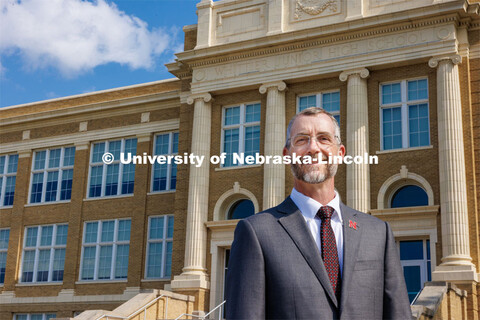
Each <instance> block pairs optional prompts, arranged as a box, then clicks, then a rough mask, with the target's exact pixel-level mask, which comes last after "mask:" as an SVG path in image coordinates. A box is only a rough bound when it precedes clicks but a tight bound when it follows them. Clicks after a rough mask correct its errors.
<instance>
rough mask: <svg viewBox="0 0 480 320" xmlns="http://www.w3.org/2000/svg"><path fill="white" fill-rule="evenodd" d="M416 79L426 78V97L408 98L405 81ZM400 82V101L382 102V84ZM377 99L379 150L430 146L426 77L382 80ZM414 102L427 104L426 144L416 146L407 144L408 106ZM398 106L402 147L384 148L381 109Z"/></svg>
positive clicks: (408, 132)
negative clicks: (378, 103) (419, 98)
mask: <svg viewBox="0 0 480 320" xmlns="http://www.w3.org/2000/svg"><path fill="white" fill-rule="evenodd" d="M416 80H427V98H426V99H421V100H411V101H409V100H408V86H407V83H408V82H409V81H416ZM394 83H400V96H401V101H400V102H394V103H388V104H383V101H382V86H383V85H388V84H394ZM378 99H379V100H378V101H379V102H380V107H379V113H380V117H379V118H380V150H382V151H395V150H404V149H411V148H425V147H430V146H431V143H432V140H431V139H432V134H431V131H430V90H429V85H428V77H416V78H409V79H403V80H396V81H387V82H382V83H380V84H379V85H378ZM414 104H427V106H428V145H425V146H418V147H410V146H409V134H410V128H409V121H408V106H410V105H414ZM396 107H400V111H401V115H402V117H401V121H402V147H401V148H392V149H385V148H384V146H383V109H390V108H396Z"/></svg>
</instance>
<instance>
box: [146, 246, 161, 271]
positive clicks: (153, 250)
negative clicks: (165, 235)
mask: <svg viewBox="0 0 480 320" xmlns="http://www.w3.org/2000/svg"><path fill="white" fill-rule="evenodd" d="M162 252H163V244H162V243H161V242H160V243H149V244H148V265H147V277H148V278H159V277H161V272H162Z"/></svg>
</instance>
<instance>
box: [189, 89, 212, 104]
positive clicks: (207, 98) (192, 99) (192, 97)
mask: <svg viewBox="0 0 480 320" xmlns="http://www.w3.org/2000/svg"><path fill="white" fill-rule="evenodd" d="M199 99H202V100H203V101H204V102H211V101H212V95H211V94H210V93H208V92H206V93H196V94H192V95H190V96H189V97H188V98H187V104H193V103H194V102H195V100H199Z"/></svg>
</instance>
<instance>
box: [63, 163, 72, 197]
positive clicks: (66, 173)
mask: <svg viewBox="0 0 480 320" xmlns="http://www.w3.org/2000/svg"><path fill="white" fill-rule="evenodd" d="M72 181H73V169H68V170H63V172H62V186H61V189H60V200H70V199H71V198H72Z"/></svg>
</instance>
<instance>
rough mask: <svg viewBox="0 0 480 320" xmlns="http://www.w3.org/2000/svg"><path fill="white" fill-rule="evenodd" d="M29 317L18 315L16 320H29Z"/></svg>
mask: <svg viewBox="0 0 480 320" xmlns="http://www.w3.org/2000/svg"><path fill="white" fill-rule="evenodd" d="M27 317H28V316H27V315H26V314H16V315H15V320H27Z"/></svg>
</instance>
